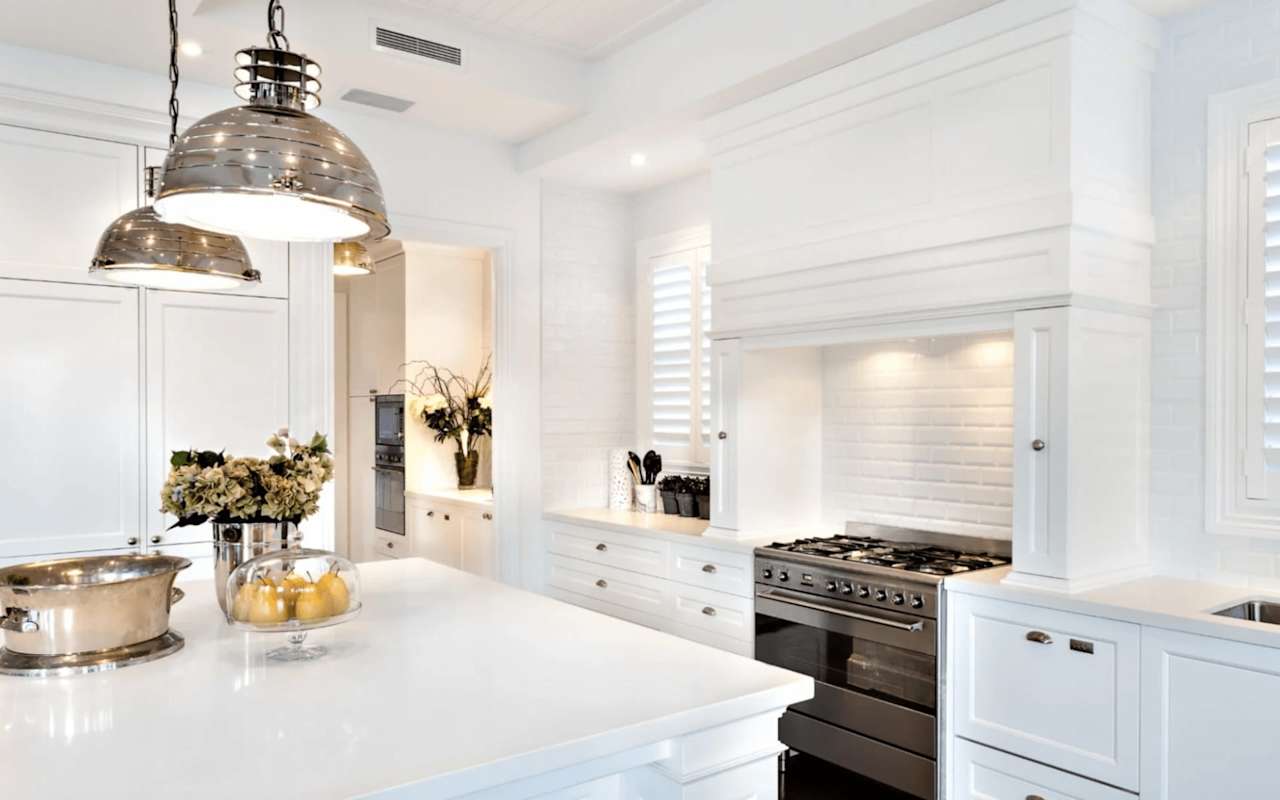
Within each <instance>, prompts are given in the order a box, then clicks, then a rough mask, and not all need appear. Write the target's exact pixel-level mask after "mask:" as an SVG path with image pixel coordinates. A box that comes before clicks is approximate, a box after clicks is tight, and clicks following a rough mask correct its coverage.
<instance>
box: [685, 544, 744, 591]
mask: <svg viewBox="0 0 1280 800" xmlns="http://www.w3.org/2000/svg"><path fill="white" fill-rule="evenodd" d="M752 565H753V561H752V555H751V553H749V552H747V553H735V552H733V551H730V550H717V549H715V548H712V547H696V546H693V545H687V544H673V545H671V572H670V576H671V578H672V579H673V580H677V581H680V582H681V583H687V584H690V585H692V586H701V587H703V588H704V589H714V590H716V591H720V592H729V593H730V594H736V595H740V596H742V597H751V595H752V577H753V575H752Z"/></svg>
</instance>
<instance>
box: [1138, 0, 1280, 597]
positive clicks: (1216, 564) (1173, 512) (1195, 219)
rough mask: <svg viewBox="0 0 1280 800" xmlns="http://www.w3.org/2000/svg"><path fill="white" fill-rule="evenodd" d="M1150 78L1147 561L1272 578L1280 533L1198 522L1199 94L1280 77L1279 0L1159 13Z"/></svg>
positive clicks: (1182, 570)
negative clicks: (1238, 533) (1265, 534)
mask: <svg viewBox="0 0 1280 800" xmlns="http://www.w3.org/2000/svg"><path fill="white" fill-rule="evenodd" d="M1162 25H1163V43H1162V47H1161V50H1160V54H1159V62H1158V64H1157V68H1156V73H1155V76H1154V79H1153V82H1152V128H1151V131H1152V185H1151V202H1152V212H1153V213H1154V215H1155V223H1156V245H1155V248H1154V250H1153V253H1152V265H1151V267H1152V269H1151V288H1152V302H1153V303H1154V305H1155V306H1156V309H1155V314H1154V317H1153V319H1152V322H1153V325H1152V350H1153V361H1152V370H1151V398H1152V408H1151V420H1152V428H1151V450H1152V452H1151V493H1152V498H1151V532H1152V545H1153V548H1154V552H1155V559H1156V565H1157V566H1158V567H1159V568H1161V569H1163V570H1165V571H1169V572H1173V573H1175V574H1181V575H1185V576H1187V577H1193V578H1195V577H1199V578H1202V579H1206V580H1216V581H1224V582H1229V583H1238V584H1240V585H1251V586H1253V587H1255V588H1258V589H1268V590H1275V589H1280V580H1278V579H1277V576H1280V571H1278V570H1277V563H1278V562H1280V541H1272V540H1251V539H1247V538H1243V537H1228V536H1215V535H1212V534H1209V533H1207V532H1206V531H1205V527H1204V400H1203V398H1204V388H1205V387H1204V349H1203V348H1204V281H1205V268H1204V259H1205V255H1204V251H1205V236H1204V225H1205V213H1204V202H1205V174H1206V161H1207V159H1206V152H1207V148H1206V131H1207V108H1208V106H1207V104H1208V98H1209V96H1210V95H1212V94H1217V93H1219V92H1223V91H1227V90H1229V89H1235V88H1238V87H1241V86H1247V85H1250V84H1253V83H1259V82H1261V81H1266V80H1273V79H1275V78H1278V77H1280V0H1221V1H1220V2H1216V3H1211V4H1210V5H1207V6H1205V7H1203V8H1201V9H1199V10H1197V11H1193V12H1189V13H1186V14H1181V15H1178V16H1174V17H1169V18H1167V19H1165V20H1164V21H1163V23H1162Z"/></svg>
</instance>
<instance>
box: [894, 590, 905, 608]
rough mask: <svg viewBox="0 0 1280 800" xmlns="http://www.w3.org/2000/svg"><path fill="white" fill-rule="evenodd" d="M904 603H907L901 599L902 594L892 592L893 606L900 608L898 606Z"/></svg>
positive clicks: (903, 598)
mask: <svg viewBox="0 0 1280 800" xmlns="http://www.w3.org/2000/svg"><path fill="white" fill-rule="evenodd" d="M905 602H907V598H905V597H903V596H902V592H894V593H893V604H894V605H895V606H900V605H902V604H903V603H905Z"/></svg>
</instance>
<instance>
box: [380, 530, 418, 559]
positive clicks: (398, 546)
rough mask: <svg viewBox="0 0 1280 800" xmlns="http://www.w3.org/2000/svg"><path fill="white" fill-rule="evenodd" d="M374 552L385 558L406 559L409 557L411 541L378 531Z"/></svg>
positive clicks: (394, 534) (397, 535)
mask: <svg viewBox="0 0 1280 800" xmlns="http://www.w3.org/2000/svg"><path fill="white" fill-rule="evenodd" d="M373 552H374V553H375V554H377V555H379V556H382V557H383V558H405V557H407V556H408V555H409V539H408V537H406V536H401V535H399V534H396V533H387V532H385V531H376V532H375V533H374V534H373Z"/></svg>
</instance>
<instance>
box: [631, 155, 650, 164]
mask: <svg viewBox="0 0 1280 800" xmlns="http://www.w3.org/2000/svg"><path fill="white" fill-rule="evenodd" d="M648 160H649V159H648V157H647V156H645V154H644V153H632V154H631V166H633V167H643V166H644V165H645V163H646V162H647V161H648Z"/></svg>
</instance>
